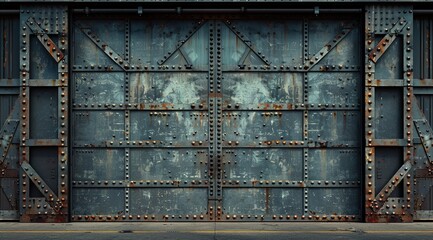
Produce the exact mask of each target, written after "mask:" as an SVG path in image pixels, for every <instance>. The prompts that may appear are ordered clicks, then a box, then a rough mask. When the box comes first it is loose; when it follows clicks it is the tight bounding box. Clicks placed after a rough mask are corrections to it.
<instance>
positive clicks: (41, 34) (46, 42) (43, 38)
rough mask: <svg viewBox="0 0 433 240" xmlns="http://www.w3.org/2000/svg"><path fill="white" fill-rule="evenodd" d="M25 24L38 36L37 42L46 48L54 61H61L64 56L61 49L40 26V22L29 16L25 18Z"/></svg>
mask: <svg viewBox="0 0 433 240" xmlns="http://www.w3.org/2000/svg"><path fill="white" fill-rule="evenodd" d="M26 23H27V26H29V28H30V29H31V30H32V32H33V33H34V34H36V36H37V37H38V40H39V42H41V44H42V46H44V48H45V49H46V50H47V52H48V53H49V54H50V55H51V57H53V58H54V60H55V61H56V62H60V61H62V59H63V58H64V57H65V55H64V54H63V52H62V51H60V49H59V48H58V47H57V45H56V44H55V43H54V41H53V40H52V39H51V38H50V37H49V36H48V34H47V33H46V32H45V31H44V30H43V29H42V28H41V26H39V25H40V23H37V22H36V20H35V19H34V18H29V19H28V20H27V22H26Z"/></svg>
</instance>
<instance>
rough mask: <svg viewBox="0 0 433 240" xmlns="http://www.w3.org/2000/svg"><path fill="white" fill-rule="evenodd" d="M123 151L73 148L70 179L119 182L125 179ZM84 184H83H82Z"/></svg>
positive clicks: (76, 180)
mask: <svg viewBox="0 0 433 240" xmlns="http://www.w3.org/2000/svg"><path fill="white" fill-rule="evenodd" d="M124 155H125V153H124V150H123V149H102V148H75V149H74V151H73V157H74V162H73V164H72V179H74V181H75V183H76V184H78V181H88V182H89V184H91V181H94V182H95V179H98V180H99V181H107V180H109V181H110V184H111V180H116V181H118V180H121V181H123V180H124V178H125V163H124V158H123V156H124ZM83 184H84V183H83Z"/></svg>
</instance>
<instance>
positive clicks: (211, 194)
mask: <svg viewBox="0 0 433 240" xmlns="http://www.w3.org/2000/svg"><path fill="white" fill-rule="evenodd" d="M215 30H216V28H215V25H214V22H212V21H210V22H209V73H208V78H209V97H208V101H209V103H208V106H209V107H208V108H209V110H208V111H209V112H208V113H209V163H208V175H209V190H208V208H209V219H210V220H217V219H218V220H220V219H221V216H222V206H221V205H220V204H219V201H218V198H217V196H216V186H217V183H216V181H217V179H218V178H217V174H216V172H217V171H216V165H217V163H216V162H217V161H216V159H217V154H216V141H215V138H216V134H215V132H216V130H215V129H216V126H217V124H216V122H217V121H216V117H215V112H216V109H217V108H216V98H215V95H216V94H215V86H216V84H215V50H216V45H215V36H216V34H215ZM215 209H216V210H215Z"/></svg>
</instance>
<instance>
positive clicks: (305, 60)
mask: <svg viewBox="0 0 433 240" xmlns="http://www.w3.org/2000/svg"><path fill="white" fill-rule="evenodd" d="M308 22H309V20H308V18H304V26H303V28H304V34H303V36H304V39H303V41H304V42H303V48H304V58H303V65H304V66H305V65H306V64H307V63H308V61H309V59H310V54H309V49H308V41H309V40H308ZM303 75H304V91H303V94H304V105H305V106H308V71H306V72H304V73H303ZM303 114H304V117H303V123H304V126H303V135H304V141H306V142H307V141H308V110H307V108H305V110H304V111H303ZM303 163H304V164H303V165H304V169H303V173H304V179H303V180H304V182H308V147H304V148H303ZM303 192H304V193H303V196H304V215H308V214H309V212H308V188H307V187H304V188H303ZM302 218H304V216H302Z"/></svg>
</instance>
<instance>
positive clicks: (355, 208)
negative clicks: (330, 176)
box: [308, 183, 362, 220]
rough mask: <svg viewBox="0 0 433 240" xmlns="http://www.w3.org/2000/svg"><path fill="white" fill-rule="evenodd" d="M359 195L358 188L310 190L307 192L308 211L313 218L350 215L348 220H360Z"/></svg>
mask: <svg viewBox="0 0 433 240" xmlns="http://www.w3.org/2000/svg"><path fill="white" fill-rule="evenodd" d="M316 184H317V183H316ZM322 184H323V183H322ZM360 194H361V189H360V188H358V187H354V188H311V189H309V190H308V209H309V212H310V214H312V215H313V216H315V215H319V216H320V217H322V216H323V215H330V214H331V215H334V216H335V215H337V216H339V215H340V216H341V215H342V216H346V215H350V218H353V217H354V218H355V219H352V220H356V219H357V220H360V217H359V216H360V214H361V209H362V208H361V199H360V198H359V196H360ZM336 196H338V197H336Z"/></svg>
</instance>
